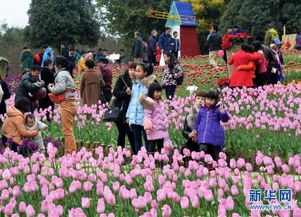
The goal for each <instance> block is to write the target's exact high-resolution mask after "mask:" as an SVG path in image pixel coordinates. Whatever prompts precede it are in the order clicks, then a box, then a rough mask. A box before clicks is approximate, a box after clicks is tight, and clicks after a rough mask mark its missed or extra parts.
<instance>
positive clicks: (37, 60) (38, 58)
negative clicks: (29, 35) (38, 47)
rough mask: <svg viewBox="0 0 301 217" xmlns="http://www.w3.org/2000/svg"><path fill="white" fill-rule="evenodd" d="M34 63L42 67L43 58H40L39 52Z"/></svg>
mask: <svg viewBox="0 0 301 217" xmlns="http://www.w3.org/2000/svg"><path fill="white" fill-rule="evenodd" d="M33 62H34V64H35V65H41V63H42V58H41V56H40V52H38V53H36V54H35V55H34V58H33Z"/></svg>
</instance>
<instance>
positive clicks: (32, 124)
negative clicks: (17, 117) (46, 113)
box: [25, 114, 48, 153]
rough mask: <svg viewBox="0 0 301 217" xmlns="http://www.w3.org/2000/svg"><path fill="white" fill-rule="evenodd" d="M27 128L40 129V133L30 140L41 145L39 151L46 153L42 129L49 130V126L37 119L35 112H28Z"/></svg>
mask: <svg viewBox="0 0 301 217" xmlns="http://www.w3.org/2000/svg"><path fill="white" fill-rule="evenodd" d="M25 128H26V129H27V130H36V129H39V133H38V135H36V136H35V137H31V138H30V141H31V142H33V143H35V144H37V145H39V152H41V153H45V146H44V141H43V138H42V134H41V131H40V130H47V129H48V126H47V125H46V124H44V123H43V122H41V121H39V120H36V118H35V116H34V115H33V114H28V115H26V117H25Z"/></svg>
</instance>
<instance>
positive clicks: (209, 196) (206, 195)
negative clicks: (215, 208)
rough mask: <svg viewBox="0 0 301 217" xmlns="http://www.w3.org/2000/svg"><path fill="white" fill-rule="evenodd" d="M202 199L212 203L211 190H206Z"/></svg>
mask: <svg viewBox="0 0 301 217" xmlns="http://www.w3.org/2000/svg"><path fill="white" fill-rule="evenodd" d="M204 198H205V199H206V200H207V201H213V200H214V197H213V193H212V191H211V190H206V191H205V193H204Z"/></svg>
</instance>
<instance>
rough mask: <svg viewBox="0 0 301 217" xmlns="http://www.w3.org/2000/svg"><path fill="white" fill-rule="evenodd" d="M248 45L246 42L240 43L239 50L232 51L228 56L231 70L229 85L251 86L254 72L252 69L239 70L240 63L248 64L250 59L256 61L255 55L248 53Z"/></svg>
mask: <svg viewBox="0 0 301 217" xmlns="http://www.w3.org/2000/svg"><path fill="white" fill-rule="evenodd" d="M248 51H249V46H248V45H246V44H242V45H241V50H239V51H238V52H236V53H234V54H233V56H232V57H231V58H230V60H229V62H228V64H229V65H232V64H234V67H233V72H232V75H231V79H230V87H253V86H254V83H253V78H254V72H253V73H252V70H241V69H240V70H239V67H240V66H242V65H248V64H249V62H250V61H256V60H257V59H258V56H257V55H254V54H251V53H248Z"/></svg>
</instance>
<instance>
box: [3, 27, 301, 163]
mask: <svg viewBox="0 0 301 217" xmlns="http://www.w3.org/2000/svg"><path fill="white" fill-rule="evenodd" d="M241 32H243V31H242V30H240V29H239V28H238V27H237V26H235V28H234V29H232V28H228V30H227V33H226V34H238V33H241ZM157 36H158V33H157V31H156V30H153V31H152V32H151V35H150V37H149V40H148V42H145V41H144V40H143V39H142V38H141V36H140V33H139V32H135V44H134V47H133V58H134V61H131V62H129V65H128V68H127V69H126V71H125V72H124V73H122V74H121V75H120V76H119V77H118V78H117V81H116V83H115V86H114V87H113V86H112V83H113V82H112V69H111V67H110V65H109V64H108V63H109V62H108V58H107V54H106V53H105V52H104V51H103V50H102V49H99V52H98V53H96V54H95V53H94V54H93V53H92V52H84V51H82V52H79V51H75V50H74V49H67V48H66V46H65V44H62V46H61V53H62V56H58V55H54V52H53V50H52V49H51V47H49V46H46V47H44V49H43V50H41V51H40V52H38V53H37V54H35V55H32V53H31V51H30V49H28V48H27V47H25V48H24V49H23V52H22V55H21V63H22V69H23V71H22V74H23V75H22V79H21V81H20V84H19V86H18V88H17V91H16V96H15V105H14V106H13V107H10V108H9V109H8V111H7V112H6V106H5V103H4V104H3V102H5V99H8V98H9V97H10V93H9V91H8V88H7V84H6V83H5V82H3V81H2V80H0V82H1V86H0V87H1V88H0V92H1V91H2V92H3V94H2V96H3V99H4V100H1V105H0V113H1V114H6V115H7V118H6V119H5V121H4V123H3V126H2V142H3V144H8V143H9V145H10V148H11V149H12V150H14V151H19V150H18V147H19V146H20V145H21V143H22V139H23V138H25V137H29V138H30V139H31V140H32V141H33V142H34V143H36V144H38V146H39V151H41V152H45V146H44V142H43V139H42V137H41V133H40V131H41V130H46V129H47V125H45V124H43V123H42V122H40V121H39V120H37V118H36V117H35V116H34V115H33V114H34V111H36V110H45V109H46V110H47V119H48V121H51V116H50V113H51V111H53V109H54V107H55V104H58V105H59V107H60V111H61V124H62V133H63V135H64V137H65V145H64V149H65V154H70V153H72V152H73V151H76V140H75V137H74V133H73V122H74V117H75V115H76V110H77V102H76V101H75V82H74V78H73V72H74V71H75V70H74V68H76V69H77V72H78V73H79V74H80V75H81V81H80V97H81V103H82V104H83V105H87V106H89V107H91V106H93V105H98V104H99V103H102V104H106V105H109V103H110V102H112V105H113V107H115V108H117V109H118V110H119V111H120V115H119V117H118V119H116V120H114V122H115V124H116V127H117V130H118V140H117V141H118V146H121V147H125V138H126V136H127V137H128V140H129V143H130V146H131V149H132V152H133V153H134V154H137V153H138V151H139V150H140V149H141V147H142V146H143V143H144V146H145V148H146V150H147V152H148V153H150V154H152V153H154V152H155V151H160V150H161V149H162V148H163V146H164V143H166V142H168V141H169V133H168V128H169V123H168V119H167V114H166V110H165V108H164V104H163V102H162V92H163V90H165V95H166V98H167V99H169V100H172V99H173V97H174V95H175V91H176V87H177V86H178V85H181V84H182V82H183V77H184V71H183V69H182V67H181V66H180V63H179V61H178V54H179V50H180V41H179V39H178V38H177V37H178V33H177V32H174V33H173V37H171V29H170V28H166V29H165V32H163V33H162V34H161V35H160V37H159V38H158V39H157ZM298 37H299V36H298ZM207 39H208V43H209V61H210V63H211V64H212V65H215V66H216V65H217V63H216V58H217V57H218V52H219V50H221V43H222V42H221V36H220V35H219V33H218V27H217V26H216V25H213V26H212V28H211V29H210V35H209V36H208V38H207ZM296 40H297V39H296ZM297 46H298V44H296V48H298V47H297ZM280 47H281V42H280V40H279V39H277V38H275V39H273V41H272V43H271V44H270V45H269V46H266V45H264V44H263V43H262V41H260V40H255V41H253V42H252V43H249V44H242V45H241V49H240V50H239V51H238V52H236V53H234V54H233V55H232V56H231V57H229V58H227V57H226V58H225V61H226V62H227V64H229V65H234V67H233V71H232V74H231V81H230V87H243V86H247V87H253V86H262V85H265V84H269V83H272V84H275V83H277V81H279V80H282V79H283V78H284V77H283V58H282V54H281V51H280ZM158 54H160V55H163V57H164V61H165V64H166V65H165V67H164V70H163V75H162V80H161V81H158V80H157V79H156V77H155V75H154V74H153V66H154V65H157V64H158V58H157V57H158ZM146 62H148V63H146ZM1 89H2V90H1ZM0 95H1V94H0ZM229 119H230V118H229V115H228V113H227V112H226V111H225V109H224V106H223V104H222V103H221V102H220V96H219V92H218V91H214V90H210V91H208V92H206V91H199V92H197V93H196V94H195V100H194V102H193V105H192V107H191V110H190V111H189V113H188V115H187V116H186V118H185V122H184V129H183V136H184V137H185V138H186V139H187V142H186V143H185V144H184V146H183V147H182V152H185V149H188V150H190V151H204V152H205V153H208V154H210V155H211V156H212V159H213V160H217V159H218V157H219V153H220V152H221V151H222V148H223V146H224V130H223V127H222V126H221V124H220V122H227V121H228V120H229ZM143 141H144V142H143ZM210 166H212V165H208V167H210Z"/></svg>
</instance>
